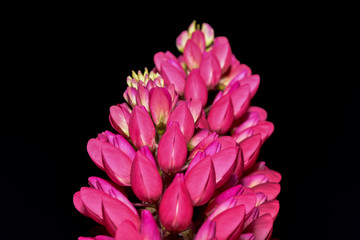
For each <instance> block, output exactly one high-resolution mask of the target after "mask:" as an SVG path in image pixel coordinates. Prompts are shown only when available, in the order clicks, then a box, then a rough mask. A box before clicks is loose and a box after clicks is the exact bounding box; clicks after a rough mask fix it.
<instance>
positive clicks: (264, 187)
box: [251, 183, 280, 201]
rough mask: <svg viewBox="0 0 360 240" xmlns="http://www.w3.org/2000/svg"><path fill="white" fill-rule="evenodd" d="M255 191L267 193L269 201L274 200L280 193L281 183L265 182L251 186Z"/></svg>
mask: <svg viewBox="0 0 360 240" xmlns="http://www.w3.org/2000/svg"><path fill="white" fill-rule="evenodd" d="M251 189H252V190H253V191H254V192H255V193H259V192H262V193H264V194H265V195H266V198H267V200H268V201H271V200H274V199H275V198H276V197H277V196H278V195H279V193H280V184H278V183H263V184H259V185H256V186H254V187H253V188H251Z"/></svg>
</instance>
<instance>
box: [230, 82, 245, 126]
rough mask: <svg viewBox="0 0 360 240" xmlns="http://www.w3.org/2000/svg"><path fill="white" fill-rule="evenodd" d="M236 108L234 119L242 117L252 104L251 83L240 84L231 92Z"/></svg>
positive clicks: (234, 108) (234, 107)
mask: <svg viewBox="0 0 360 240" xmlns="http://www.w3.org/2000/svg"><path fill="white" fill-rule="evenodd" d="M229 95H230V98H231V102H232V105H233V110H234V119H235V120H236V119H239V118H241V117H242V116H243V115H244V114H245V113H246V110H247V109H248V107H249V105H250V88H249V85H247V84H246V85H244V86H239V87H237V88H236V89H234V90H233V91H231V92H229Z"/></svg>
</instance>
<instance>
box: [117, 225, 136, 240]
mask: <svg viewBox="0 0 360 240" xmlns="http://www.w3.org/2000/svg"><path fill="white" fill-rule="evenodd" d="M115 240H143V238H142V236H141V234H140V232H139V229H138V228H137V227H136V226H135V225H134V223H132V222H131V221H130V220H125V221H123V222H122V223H120V225H119V226H117V230H116V234H115Z"/></svg>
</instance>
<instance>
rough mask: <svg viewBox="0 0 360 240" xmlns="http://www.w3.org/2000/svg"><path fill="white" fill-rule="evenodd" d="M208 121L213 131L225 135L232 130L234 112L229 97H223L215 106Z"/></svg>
mask: <svg viewBox="0 0 360 240" xmlns="http://www.w3.org/2000/svg"><path fill="white" fill-rule="evenodd" d="M207 120H208V122H209V125H210V129H211V130H212V131H215V132H217V133H219V134H224V133H226V132H227V131H229V130H230V127H231V124H232V122H233V120H234V110H233V105H232V102H231V98H230V97H229V95H225V96H223V97H222V98H221V99H220V100H218V101H217V102H216V103H214V104H213V106H212V107H211V109H210V112H209V115H208V118H207Z"/></svg>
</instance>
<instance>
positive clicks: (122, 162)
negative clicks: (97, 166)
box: [101, 143, 132, 186]
mask: <svg viewBox="0 0 360 240" xmlns="http://www.w3.org/2000/svg"><path fill="white" fill-rule="evenodd" d="M101 152H102V159H103V165H104V169H105V172H106V173H107V174H108V176H109V177H110V179H111V180H113V181H114V182H115V183H117V184H119V185H120V186H130V170H131V164H132V161H131V160H130V158H129V157H128V156H126V154H124V153H123V152H122V151H120V150H119V149H118V148H116V147H114V146H113V145H111V144H109V143H103V144H102V149H101Z"/></svg>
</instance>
